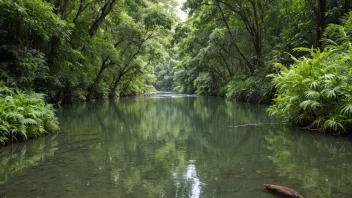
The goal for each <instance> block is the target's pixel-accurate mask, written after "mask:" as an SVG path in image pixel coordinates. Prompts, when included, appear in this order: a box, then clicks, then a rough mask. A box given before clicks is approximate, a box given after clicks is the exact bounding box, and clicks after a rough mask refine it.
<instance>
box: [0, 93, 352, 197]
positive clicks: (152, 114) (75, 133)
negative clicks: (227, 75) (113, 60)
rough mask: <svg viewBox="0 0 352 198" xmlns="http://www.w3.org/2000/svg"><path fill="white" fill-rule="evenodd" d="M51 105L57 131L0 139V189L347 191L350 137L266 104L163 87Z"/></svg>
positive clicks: (75, 192)
mask: <svg viewBox="0 0 352 198" xmlns="http://www.w3.org/2000/svg"><path fill="white" fill-rule="evenodd" d="M57 113H58V116H59V120H60V127H61V131H60V132H59V133H56V134H50V135H48V136H46V137H44V138H39V139H36V140H29V141H26V142H25V143H20V144H16V145H9V146H7V147H4V148H0V197H21V198H22V197H122V198H124V197H142V198H144V197H167V198H169V197H192V198H198V197H239V198H241V197H243V198H246V197H259V198H270V197H276V195H274V194H271V193H270V192H267V191H266V190H265V189H264V187H263V184H265V183H271V184H277V185H283V186H287V187H290V188H292V189H295V190H296V191H298V192H299V193H300V194H301V195H302V196H304V197H306V198H307V197H308V198H316V197H317V198H319V197H336V198H345V197H352V154H351V153H352V142H351V141H350V140H348V138H346V137H333V136H323V135H321V134H317V133H312V132H305V131H299V130H293V129H289V128H286V127H284V126H282V125H281V124H278V123H276V121H275V120H274V119H272V118H270V117H268V116H267V112H266V106H260V105H249V104H241V103H236V102H232V101H225V100H224V99H222V98H215V97H194V96H188V95H175V94H169V93H162V94H157V95H151V96H148V97H135V98H119V99H116V100H105V101H96V102H90V103H86V104H79V105H74V106H68V107H64V108H63V109H61V110H59V111H58V112H57ZM259 123H261V124H259ZM254 124H259V125H254Z"/></svg>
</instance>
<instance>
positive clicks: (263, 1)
mask: <svg viewBox="0 0 352 198" xmlns="http://www.w3.org/2000/svg"><path fill="white" fill-rule="evenodd" d="M177 4H178V3H177V1H176V0H171V1H170V0H131V1H127V0H102V1H95V0H72V1H68V0H32V1H26V0H3V1H1V2H0V29H1V31H0V83H1V84H2V85H3V87H5V88H4V89H6V90H7V88H6V87H8V88H9V89H11V90H22V91H24V93H41V94H44V95H45V97H44V96H43V97H42V98H45V99H46V100H47V102H49V103H54V104H57V105H58V106H60V104H62V103H75V102H84V101H89V100H91V99H97V98H107V97H116V96H127V95H136V94H140V93H145V92H150V91H155V90H175V91H178V92H184V93H195V94H200V95H216V96H223V97H226V98H228V99H234V100H239V101H246V102H252V103H270V102H271V101H272V99H273V98H274V97H275V102H276V103H275V105H274V106H272V107H271V108H270V112H271V114H273V115H277V116H278V117H279V118H281V119H282V120H283V121H285V122H286V123H290V124H298V125H301V126H305V127H307V128H309V129H317V130H321V131H335V132H344V131H348V130H349V128H351V120H350V119H349V117H350V114H351V112H352V106H351V101H350V86H349V84H350V83H349V75H350V74H349V73H350V69H349V53H350V51H349V48H350V47H349V45H350V41H351V37H350V33H349V32H350V29H351V28H350V26H351V25H350V24H351V22H350V21H351V20H350V19H349V18H351V17H347V19H346V22H345V23H343V22H342V21H343V20H341V19H342V18H343V17H346V16H347V15H348V12H349V10H350V9H351V8H352V2H350V1H349V0H342V1H336V0H316V1H311V0H294V1H292V0H228V1H223V0H187V1H185V3H184V5H183V9H184V10H185V11H187V12H188V14H189V17H188V19H187V20H186V21H185V22H180V20H179V19H178V17H177V15H176V9H177ZM295 48H298V49H300V50H295V51H292V50H293V49H295ZM307 48H308V49H310V50H307ZM287 52H288V53H290V54H291V55H290V54H288V53H287ZM291 57H296V58H294V59H292V58H291ZM274 65H281V66H280V68H281V69H280V68H278V67H275V66H274ZM290 65H292V66H290ZM285 68H288V69H285ZM295 76H302V77H295ZM335 77H336V78H335ZM273 78H274V83H272V80H273ZM316 82H318V84H316ZM286 87H289V89H287V88H286ZM276 89H278V90H277V91H278V92H277V94H278V95H276V96H275V93H276ZM16 93H17V91H16ZM18 93H22V92H18ZM34 95H36V94H34ZM287 98H289V99H288V100H286V99H287ZM288 106H289V107H288ZM326 109H329V110H326ZM1 133H3V134H5V133H7V132H6V131H3V130H1ZM24 137H26V136H24ZM19 139H23V138H19Z"/></svg>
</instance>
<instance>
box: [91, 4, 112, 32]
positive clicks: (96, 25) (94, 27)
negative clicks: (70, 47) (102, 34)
mask: <svg viewBox="0 0 352 198" xmlns="http://www.w3.org/2000/svg"><path fill="white" fill-rule="evenodd" d="M116 2H117V0H111V2H110V0H109V1H108V2H106V3H105V4H104V6H103V8H102V9H101V13H100V15H99V17H98V18H97V19H96V20H95V21H94V23H93V25H92V26H91V27H90V29H89V31H88V34H89V36H90V37H93V36H94V35H95V33H96V32H97V30H98V28H99V27H100V25H101V24H102V23H103V22H104V20H105V17H106V16H107V15H108V14H109V13H110V12H111V10H112V8H113V7H114V5H115V4H116Z"/></svg>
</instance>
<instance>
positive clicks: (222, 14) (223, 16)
mask: <svg viewBox="0 0 352 198" xmlns="http://www.w3.org/2000/svg"><path fill="white" fill-rule="evenodd" d="M216 5H217V7H218V9H219V11H220V13H221V16H222V20H223V21H224V23H225V25H226V29H227V31H228V33H229V35H230V37H231V41H232V43H233V44H234V46H235V49H236V50H237V52H238V53H239V54H240V56H241V58H242V59H243V60H244V62H245V63H246V66H247V68H248V70H249V71H250V73H251V74H253V73H254V69H253V66H252V65H251V63H250V62H249V60H248V59H247V57H246V56H245V55H244V53H243V52H242V51H241V49H240V48H239V46H238V45H237V43H236V42H235V40H234V36H233V35H232V32H231V29H230V26H229V24H228V23H227V20H226V17H225V14H224V12H223V11H222V8H221V6H220V4H219V2H218V1H216Z"/></svg>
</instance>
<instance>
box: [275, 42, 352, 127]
mask: <svg viewBox="0 0 352 198" xmlns="http://www.w3.org/2000/svg"><path fill="white" fill-rule="evenodd" d="M296 50H299V51H306V52H309V53H310V56H309V57H302V58H300V59H298V60H297V59H296V60H295V63H294V64H293V65H292V66H291V68H289V69H287V68H286V67H284V66H283V65H279V64H278V66H279V67H280V69H281V72H280V73H279V74H276V75H272V76H273V77H274V80H273V81H274V83H275V84H276V87H277V92H278V94H277V95H276V97H275V99H274V100H275V104H274V105H272V106H271V107H270V108H269V112H270V114H271V115H275V116H277V117H278V118H279V119H281V120H282V121H284V122H286V123H288V124H297V125H301V126H307V128H308V129H313V130H319V131H329V132H337V133H343V132H345V131H346V129H349V128H351V124H352V119H351V117H352V98H351V94H352V45H351V42H345V43H344V44H341V45H335V46H327V47H325V49H324V50H323V51H320V50H319V49H306V48H300V49H296Z"/></svg>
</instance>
